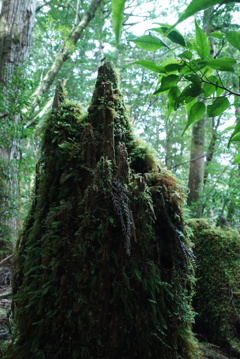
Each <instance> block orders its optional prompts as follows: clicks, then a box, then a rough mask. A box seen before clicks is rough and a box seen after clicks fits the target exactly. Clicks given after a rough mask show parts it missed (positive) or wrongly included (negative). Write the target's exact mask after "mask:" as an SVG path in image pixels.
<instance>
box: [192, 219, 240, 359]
mask: <svg viewBox="0 0 240 359" xmlns="http://www.w3.org/2000/svg"><path fill="white" fill-rule="evenodd" d="M188 225H189V226H190V228H191V229H192V231H193V236H192V240H193V242H194V253H195V255H196V264H197V268H196V278H197V282H196V295H195V297H194V300H193V306H194V308H195V310H196V312H197V313H198V315H197V317H196V328H195V330H196V332H197V333H200V334H202V335H203V337H204V338H207V339H208V340H209V341H210V342H211V343H214V344H216V345H218V346H219V347H220V348H223V349H224V351H225V352H226V353H228V354H229V355H230V356H231V358H236V357H238V356H239V354H240V341H239V335H240V324H239V323H240V316H239V314H240V284H239V276H240V236H239V233H238V232H237V231H235V230H232V229H231V228H229V227H223V228H220V227H212V226H210V225H209V224H208V222H207V221H206V220H203V219H192V220H189V221H188Z"/></svg>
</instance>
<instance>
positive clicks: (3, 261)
mask: <svg viewBox="0 0 240 359" xmlns="http://www.w3.org/2000/svg"><path fill="white" fill-rule="evenodd" d="M13 256H15V253H12V254H10V255H9V256H7V257H6V258H3V259H2V260H1V261H0V265H2V264H3V263H5V262H7V261H8V260H9V259H10V258H12V257H13Z"/></svg>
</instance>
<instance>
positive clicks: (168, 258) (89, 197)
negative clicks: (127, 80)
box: [5, 63, 201, 359]
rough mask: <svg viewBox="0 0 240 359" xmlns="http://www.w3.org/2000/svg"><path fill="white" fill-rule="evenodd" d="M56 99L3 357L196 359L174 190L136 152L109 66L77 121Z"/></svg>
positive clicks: (72, 107)
mask: <svg viewBox="0 0 240 359" xmlns="http://www.w3.org/2000/svg"><path fill="white" fill-rule="evenodd" d="M65 96H66V95H64V91H63V89H62V87H61V84H60V85H59V87H58V89H57V90H56V94H55V99H54V105H53V110H52V113H51V115H50V116H49V118H48V120H47V122H46V126H45V130H44V137H43V145H42V150H41V158H40V160H39V162H38V166H37V168H38V170H37V177H36V187H35V194H34V198H33V202H32V207H31V210H30V213H29V215H28V217H27V221H26V223H25V226H24V230H23V232H22V235H21V237H20V239H19V242H18V246H17V251H18V256H17V261H16V270H15V275H14V293H15V295H14V308H15V309H14V319H15V332H14V341H13V345H12V346H11V347H10V348H9V351H8V353H7V354H6V356H5V358H14V359H22V358H28V359H31V358H32V359H33V358H34V359H37V358H44V359H45V358H49V357H51V358H62V359H63V358H64V359H65V358H93V357H94V358H96V359H97V358H112V359H113V358H114V359H116V358H119V359H122V358H123V357H124V358H129V359H130V358H133V357H138V358H140V357H141V358H143V357H144V358H157V357H158V356H159V353H161V358H162V359H176V358H178V359H196V358H201V355H200V352H199V349H198V346H197V342H196V340H195V338H194V337H193V334H192V332H191V326H192V321H193V313H192V310H191V306H190V303H191V295H192V286H193V282H194V278H193V268H192V252H191V250H190V249H189V247H188V243H187V242H186V239H185V231H184V228H183V219H182V210H181V205H182V200H183V197H184V193H183V191H182V189H181V186H180V185H179V184H178V182H177V181H176V179H175V178H174V177H173V175H171V174H170V173H169V172H168V171H166V170H160V169H158V168H157V164H156V163H155V160H154V158H152V159H151V160H150V157H151V155H150V154H149V155H148V156H146V151H147V150H146V151H145V153H144V152H143V147H142V145H141V147H139V150H138V146H139V144H138V141H137V140H135V138H134V136H133V134H132V131H131V129H130V126H129V122H128V119H127V117H126V113H125V109H124V104H123V102H122V95H121V93H120V91H119V90H118V87H117V78H116V75H115V72H114V70H113V68H112V65H111V63H106V64H105V65H104V66H102V67H100V69H99V75H98V80H97V83H96V88H95V91H94V95H93V99H92V103H91V105H90V108H89V110H88V115H87V116H82V109H81V108H79V106H78V105H76V104H74V103H71V102H69V100H68V99H66V97H65ZM136 154H137V155H136ZM141 154H143V156H142V155H141ZM140 156H141V160H142V162H140V161H139V159H140ZM146 158H147V162H146ZM136 164H137V166H136ZM141 166H142V168H141ZM136 167H137V169H136ZM49 333H51V335H50V334H49Z"/></svg>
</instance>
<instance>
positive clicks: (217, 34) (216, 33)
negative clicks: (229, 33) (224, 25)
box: [210, 31, 225, 40]
mask: <svg viewBox="0 0 240 359" xmlns="http://www.w3.org/2000/svg"><path fill="white" fill-rule="evenodd" d="M210 36H211V37H215V38H216V39H220V40H222V39H223V37H224V36H225V34H224V33H223V32H221V31H213V32H211V34H210Z"/></svg>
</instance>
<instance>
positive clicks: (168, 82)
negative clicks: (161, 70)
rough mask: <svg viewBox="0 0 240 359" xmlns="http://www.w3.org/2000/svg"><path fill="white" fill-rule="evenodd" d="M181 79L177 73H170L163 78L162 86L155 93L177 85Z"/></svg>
mask: <svg viewBox="0 0 240 359" xmlns="http://www.w3.org/2000/svg"><path fill="white" fill-rule="evenodd" d="M179 80H180V77H179V76H177V75H169V76H166V77H163V78H162V81H161V86H160V87H159V88H158V89H157V90H156V91H155V92H154V95H156V94H158V93H160V92H164V91H166V90H169V89H170V88H172V87H175V86H176V85H177V83H178V81H179Z"/></svg>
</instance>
